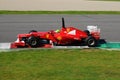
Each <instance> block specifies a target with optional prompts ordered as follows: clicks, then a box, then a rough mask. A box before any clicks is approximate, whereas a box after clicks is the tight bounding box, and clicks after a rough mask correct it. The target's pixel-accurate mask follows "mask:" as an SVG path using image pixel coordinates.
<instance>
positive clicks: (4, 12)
mask: <svg viewBox="0 0 120 80" xmlns="http://www.w3.org/2000/svg"><path fill="white" fill-rule="evenodd" d="M0 14H120V11H4V10H3V11H0Z"/></svg>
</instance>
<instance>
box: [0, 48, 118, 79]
mask: <svg viewBox="0 0 120 80" xmlns="http://www.w3.org/2000/svg"><path fill="white" fill-rule="evenodd" d="M0 80H120V51H107V50H97V49H83V50H81V49H30V50H22V51H11V52H0Z"/></svg>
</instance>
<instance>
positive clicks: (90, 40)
mask: <svg viewBox="0 0 120 80" xmlns="http://www.w3.org/2000/svg"><path fill="white" fill-rule="evenodd" d="M85 43H86V45H88V46H89V47H95V46H96V44H97V43H96V40H95V39H94V38H93V37H91V36H89V37H88V38H86V40H85Z"/></svg>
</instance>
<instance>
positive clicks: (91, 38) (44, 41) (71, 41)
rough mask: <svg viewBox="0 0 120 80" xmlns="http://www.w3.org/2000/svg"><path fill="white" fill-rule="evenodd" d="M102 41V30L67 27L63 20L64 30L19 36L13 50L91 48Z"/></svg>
mask: <svg viewBox="0 0 120 80" xmlns="http://www.w3.org/2000/svg"><path fill="white" fill-rule="evenodd" d="M99 39H100V29H98V28H97V26H87V30H84V31H83V30H80V29H77V28H75V27H65V22H64V18H62V28H61V29H60V30H56V31H54V30H51V31H46V32H38V31H36V30H31V31H30V32H29V33H26V34H18V36H17V40H16V41H15V42H13V43H12V47H13V48H24V47H26V48H37V47H52V46H59V45H61V46H64V45H65V46H66V45H69V46H71V45H74V46H81V45H86V46H89V47H95V46H97V41H99Z"/></svg>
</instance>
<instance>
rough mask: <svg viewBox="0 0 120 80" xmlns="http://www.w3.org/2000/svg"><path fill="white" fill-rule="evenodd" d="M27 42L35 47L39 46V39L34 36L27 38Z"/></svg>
mask: <svg viewBox="0 0 120 80" xmlns="http://www.w3.org/2000/svg"><path fill="white" fill-rule="evenodd" d="M28 44H29V45H30V46H31V47H33V48H35V47H39V46H40V39H39V38H37V37H34V36H31V37H29V38H28Z"/></svg>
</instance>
